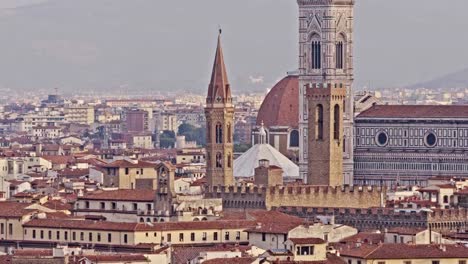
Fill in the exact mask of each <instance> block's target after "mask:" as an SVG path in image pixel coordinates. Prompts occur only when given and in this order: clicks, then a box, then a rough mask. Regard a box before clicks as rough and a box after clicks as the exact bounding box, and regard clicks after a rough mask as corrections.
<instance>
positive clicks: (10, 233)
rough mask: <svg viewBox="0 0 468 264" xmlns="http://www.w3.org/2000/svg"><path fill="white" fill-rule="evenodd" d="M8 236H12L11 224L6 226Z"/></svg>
mask: <svg viewBox="0 0 468 264" xmlns="http://www.w3.org/2000/svg"><path fill="white" fill-rule="evenodd" d="M8 235H10V236H12V235H13V224H8Z"/></svg>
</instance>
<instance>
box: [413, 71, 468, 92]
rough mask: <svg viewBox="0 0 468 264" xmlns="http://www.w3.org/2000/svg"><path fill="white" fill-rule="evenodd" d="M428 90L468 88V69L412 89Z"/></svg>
mask: <svg viewBox="0 0 468 264" xmlns="http://www.w3.org/2000/svg"><path fill="white" fill-rule="evenodd" d="M421 87H423V88H428V89H440V88H468V68H466V69H464V70H461V71H457V72H453V73H450V74H447V75H444V76H442V77H439V78H436V79H433V80H430V81H427V82H421V83H417V84H414V85H412V86H411V88H421Z"/></svg>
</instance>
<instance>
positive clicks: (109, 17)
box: [0, 0, 468, 93]
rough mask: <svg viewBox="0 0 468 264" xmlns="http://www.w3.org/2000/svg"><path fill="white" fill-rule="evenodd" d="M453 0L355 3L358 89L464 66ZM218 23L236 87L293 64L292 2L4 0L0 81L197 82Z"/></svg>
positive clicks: (50, 84)
mask: <svg viewBox="0 0 468 264" xmlns="http://www.w3.org/2000/svg"><path fill="white" fill-rule="evenodd" d="M449 3H450V4H448V3H447V2H444V3H441V1H436V0H412V1H406V0H392V1H386V0H361V1H357V3H356V8H355V13H356V16H355V54H354V55H355V58H356V60H355V71H356V81H355V83H354V87H355V89H360V88H363V87H368V86H371V87H374V88H393V87H401V86H407V85H413V84H416V83H420V82H423V81H428V80H431V79H434V78H437V77H440V76H443V75H445V74H448V73H451V72H456V71H459V70H463V69H465V68H468V63H467V61H468V52H464V51H466V43H468V34H464V33H463V32H465V31H466V28H465V27H466V12H465V11H466V10H468V2H467V1H465V0H450V1H449ZM214 10H216V11H214ZM446 14H450V15H446ZM218 25H221V26H222V28H223V30H224V34H223V36H224V39H225V40H226V52H225V53H226V54H225V56H226V60H227V61H228V62H229V67H228V71H229V73H230V79H231V82H232V85H233V87H236V89H235V93H238V92H248V91H265V90H266V89H268V88H271V86H272V85H273V84H274V83H275V82H276V81H278V80H279V79H281V78H282V77H284V75H285V73H286V72H287V71H291V70H295V69H296V68H297V46H298V45H297V41H296V40H297V30H294V29H295V27H297V5H296V3H295V1H286V0H280V1H274V0H248V1H247V0H241V1H227V0H199V1H188V0H181V1H166V0H158V1H154V0H136V1H125V0H112V1H106V0H80V1H71V0H21V1H19V0H3V1H1V3H0V31H1V32H2V36H3V41H2V42H1V43H0V58H1V59H0V76H1V79H0V87H3V88H12V89H23V90H31V91H32V90H36V89H44V90H47V89H53V88H55V87H59V88H60V89H61V90H62V91H70V90H73V89H80V90H100V91H112V90H113V89H116V88H119V89H123V90H128V91H135V90H145V91H155V92H158V91H174V90H182V91H184V90H187V91H194V92H197V93H198V92H203V91H204V89H205V88H206V85H207V82H208V80H207V77H206V76H208V75H209V72H210V70H211V63H210V62H209V61H207V60H206V58H207V57H209V56H210V55H212V51H213V48H214V45H215V44H216V43H215V42H214V41H213V40H212V38H213V35H215V34H216V32H217V28H218Z"/></svg>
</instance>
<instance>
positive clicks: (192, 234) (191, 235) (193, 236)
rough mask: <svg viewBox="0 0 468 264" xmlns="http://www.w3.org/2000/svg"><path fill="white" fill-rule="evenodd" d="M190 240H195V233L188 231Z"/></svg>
mask: <svg viewBox="0 0 468 264" xmlns="http://www.w3.org/2000/svg"><path fill="white" fill-rule="evenodd" d="M190 241H195V233H190Z"/></svg>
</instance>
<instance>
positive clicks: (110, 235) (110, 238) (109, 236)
mask: <svg viewBox="0 0 468 264" xmlns="http://www.w3.org/2000/svg"><path fill="white" fill-rule="evenodd" d="M107 242H109V243H111V242H112V234H111V233H108V234H107Z"/></svg>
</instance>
